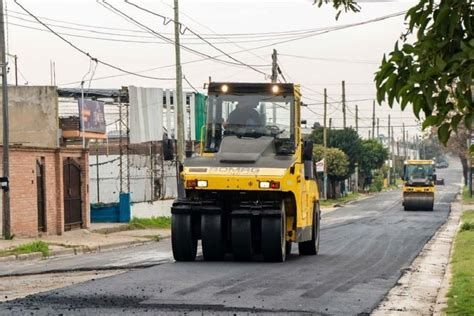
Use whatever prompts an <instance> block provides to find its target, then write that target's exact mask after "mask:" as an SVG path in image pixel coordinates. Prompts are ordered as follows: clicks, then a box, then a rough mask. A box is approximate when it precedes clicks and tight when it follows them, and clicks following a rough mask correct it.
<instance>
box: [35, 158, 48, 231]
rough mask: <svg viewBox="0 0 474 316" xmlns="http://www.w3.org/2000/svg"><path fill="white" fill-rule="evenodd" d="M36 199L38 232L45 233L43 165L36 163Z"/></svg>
mask: <svg viewBox="0 0 474 316" xmlns="http://www.w3.org/2000/svg"><path fill="white" fill-rule="evenodd" d="M36 197H37V198H36V199H37V204H38V231H39V232H45V231H46V207H45V190H44V164H43V163H42V162H41V161H39V160H37V161H36Z"/></svg>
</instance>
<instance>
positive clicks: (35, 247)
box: [0, 240, 49, 257]
mask: <svg viewBox="0 0 474 316" xmlns="http://www.w3.org/2000/svg"><path fill="white" fill-rule="evenodd" d="M32 252H41V253H42V254H43V257H47V256H49V246H48V244H47V243H45V242H44V241H41V240H37V241H33V242H30V243H27V244H23V245H19V246H17V247H15V248H11V249H7V250H1V251H0V256H10V255H20V254H24V253H32Z"/></svg>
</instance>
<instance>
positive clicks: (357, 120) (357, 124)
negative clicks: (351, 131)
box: [356, 104, 359, 134]
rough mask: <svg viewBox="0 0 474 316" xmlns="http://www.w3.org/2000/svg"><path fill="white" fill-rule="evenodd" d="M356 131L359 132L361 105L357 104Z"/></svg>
mask: <svg viewBox="0 0 474 316" xmlns="http://www.w3.org/2000/svg"><path fill="white" fill-rule="evenodd" d="M356 132H357V134H359V106H358V105H357V104H356Z"/></svg>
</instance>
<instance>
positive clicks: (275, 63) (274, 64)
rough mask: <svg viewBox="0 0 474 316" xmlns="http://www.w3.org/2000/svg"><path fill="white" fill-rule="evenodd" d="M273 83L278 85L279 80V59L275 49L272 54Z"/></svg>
mask: <svg viewBox="0 0 474 316" xmlns="http://www.w3.org/2000/svg"><path fill="white" fill-rule="evenodd" d="M271 79H272V83H276V82H277V79H278V57H277V51H276V49H273V54H272V77H271Z"/></svg>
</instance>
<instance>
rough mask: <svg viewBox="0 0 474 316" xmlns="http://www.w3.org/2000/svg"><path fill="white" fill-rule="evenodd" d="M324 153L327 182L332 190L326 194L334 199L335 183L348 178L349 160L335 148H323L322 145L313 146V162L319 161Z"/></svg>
mask: <svg viewBox="0 0 474 316" xmlns="http://www.w3.org/2000/svg"><path fill="white" fill-rule="evenodd" d="M324 153H326V161H325V163H326V165H327V172H328V180H329V182H330V183H331V187H332V188H333V190H330V191H331V192H329V193H328V196H329V197H330V198H335V191H334V188H335V187H336V182H337V181H341V180H344V179H346V178H347V177H348V176H349V159H348V157H347V155H346V154H345V153H344V152H343V151H342V150H340V149H337V148H325V147H324V146H322V145H314V146H313V154H314V159H315V160H321V159H323V158H324Z"/></svg>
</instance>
